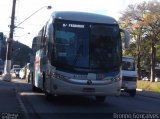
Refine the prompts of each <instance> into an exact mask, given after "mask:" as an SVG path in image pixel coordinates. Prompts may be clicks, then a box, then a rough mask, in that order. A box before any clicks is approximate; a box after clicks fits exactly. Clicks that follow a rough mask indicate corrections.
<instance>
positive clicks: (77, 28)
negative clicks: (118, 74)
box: [54, 21, 121, 69]
mask: <svg viewBox="0 0 160 119" xmlns="http://www.w3.org/2000/svg"><path fill="white" fill-rule="evenodd" d="M120 46H121V45H120V35H119V27H118V25H104V24H103V25H102V24H86V23H81V22H64V21H63V22H57V23H56V24H55V54H54V57H55V59H54V62H55V63H56V64H61V66H64V65H69V66H70V67H77V68H88V69H108V68H111V67H115V66H119V65H120V63H121V47H120Z"/></svg>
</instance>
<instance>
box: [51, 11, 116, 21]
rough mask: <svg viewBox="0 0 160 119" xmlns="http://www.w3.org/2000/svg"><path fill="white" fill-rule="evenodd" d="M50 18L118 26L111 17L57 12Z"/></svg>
mask: <svg viewBox="0 0 160 119" xmlns="http://www.w3.org/2000/svg"><path fill="white" fill-rule="evenodd" d="M52 17H53V18H54V19H64V20H71V21H80V22H93V23H105V24H118V23H117V21H116V20H115V19H114V18H112V17H109V16H105V15H100V14H94V13H86V12H72V11H57V12H53V13H52Z"/></svg>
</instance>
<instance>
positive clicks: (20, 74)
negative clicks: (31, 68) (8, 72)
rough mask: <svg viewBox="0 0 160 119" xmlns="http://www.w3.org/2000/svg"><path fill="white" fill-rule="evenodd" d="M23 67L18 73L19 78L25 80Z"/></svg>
mask: <svg viewBox="0 0 160 119" xmlns="http://www.w3.org/2000/svg"><path fill="white" fill-rule="evenodd" d="M25 74H26V73H25V67H24V68H22V69H21V70H20V71H19V78H21V79H24V78H25Z"/></svg>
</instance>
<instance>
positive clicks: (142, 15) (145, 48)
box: [119, 0, 160, 82]
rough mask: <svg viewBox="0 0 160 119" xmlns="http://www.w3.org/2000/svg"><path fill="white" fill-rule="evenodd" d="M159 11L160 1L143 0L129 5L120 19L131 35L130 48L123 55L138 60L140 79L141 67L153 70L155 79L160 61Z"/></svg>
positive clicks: (152, 75)
mask: <svg viewBox="0 0 160 119" xmlns="http://www.w3.org/2000/svg"><path fill="white" fill-rule="evenodd" d="M159 11H160V2H159V1H157V0H151V1H148V2H145V1H143V2H141V3H139V4H132V5H129V6H128V7H127V9H125V10H124V11H122V12H121V13H122V16H121V17H120V19H119V23H120V26H121V28H123V29H127V30H128V31H129V33H130V36H131V42H130V48H128V49H127V50H123V55H128V56H132V57H134V58H135V59H136V60H137V67H138V78H139V79H140V78H141V69H145V70H149V71H152V74H151V77H150V80H151V81H152V82H154V79H155V66H156V64H158V63H159V62H160V12H159ZM122 41H123V40H122Z"/></svg>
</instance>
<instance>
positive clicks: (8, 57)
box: [2, 0, 52, 81]
mask: <svg viewBox="0 0 160 119" xmlns="http://www.w3.org/2000/svg"><path fill="white" fill-rule="evenodd" d="M15 8H16V0H13V6H12V14H11V25H10V33H9V38H8V39H7V50H6V61H5V67H4V73H3V75H2V80H5V81H10V80H11V74H10V70H11V54H12V41H13V33H14V29H15V28H18V26H20V25H21V24H22V23H23V22H25V21H26V20H27V19H29V18H30V17H32V16H33V15H34V14H36V13H37V12H39V11H40V10H42V9H43V8H47V9H51V8H52V7H51V6H43V7H41V8H40V9H38V10H37V11H35V12H34V13H32V14H31V15H30V16H28V17H27V18H26V19H24V20H23V21H22V22H20V23H19V24H18V25H17V26H15V25H14V20H15Z"/></svg>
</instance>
